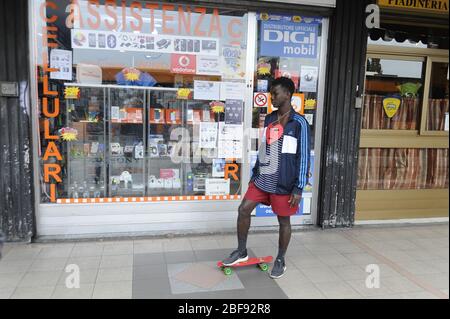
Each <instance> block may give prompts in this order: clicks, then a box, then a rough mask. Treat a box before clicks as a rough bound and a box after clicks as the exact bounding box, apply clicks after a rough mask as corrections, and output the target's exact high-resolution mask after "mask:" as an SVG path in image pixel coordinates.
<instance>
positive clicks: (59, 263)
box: [28, 257, 68, 271]
mask: <svg viewBox="0 0 450 319" xmlns="http://www.w3.org/2000/svg"><path fill="white" fill-rule="evenodd" d="M67 260H68V258H66V257H65V258H48V259H36V260H34V262H33V264H32V265H31V266H30V268H29V269H28V271H51V270H54V271H62V270H64V269H65V266H66V263H67Z"/></svg>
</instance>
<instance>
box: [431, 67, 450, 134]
mask: <svg viewBox="0 0 450 319" xmlns="http://www.w3.org/2000/svg"><path fill="white" fill-rule="evenodd" d="M448 70H449V69H448V63H447V62H432V64H431V81H430V93H429V100H428V114H427V115H428V116H427V124H426V128H427V130H429V131H447V132H448V129H449V128H448V125H449V124H448V121H449V119H448V117H449V115H448V101H449V100H448V72H449V71H448Z"/></svg>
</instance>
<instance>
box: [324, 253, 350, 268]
mask: <svg viewBox="0 0 450 319" xmlns="http://www.w3.org/2000/svg"><path fill="white" fill-rule="evenodd" d="M316 257H317V258H318V259H319V260H320V261H321V262H323V263H324V264H325V265H327V266H331V267H338V266H346V265H351V264H352V263H351V261H350V260H348V259H347V258H345V257H344V256H342V255H341V254H325V255H316Z"/></svg>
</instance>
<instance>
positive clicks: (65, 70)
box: [50, 49, 72, 81]
mask: <svg viewBox="0 0 450 319" xmlns="http://www.w3.org/2000/svg"><path fill="white" fill-rule="evenodd" d="M50 68H52V69H58V70H59V71H56V72H50V79H54V80H68V81H72V51H67V50H59V49H53V50H51V51H50Z"/></svg>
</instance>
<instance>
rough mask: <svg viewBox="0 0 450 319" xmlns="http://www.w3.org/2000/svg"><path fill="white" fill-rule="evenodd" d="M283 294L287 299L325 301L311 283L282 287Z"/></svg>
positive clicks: (322, 295)
mask: <svg viewBox="0 0 450 319" xmlns="http://www.w3.org/2000/svg"><path fill="white" fill-rule="evenodd" d="M283 292H284V293H285V294H286V295H287V296H288V298H289V299H326V297H325V296H324V294H322V292H321V291H320V290H319V289H318V288H317V287H316V286H315V285H314V284H313V283H309V284H308V283H306V284H303V285H301V286H287V287H283Z"/></svg>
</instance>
